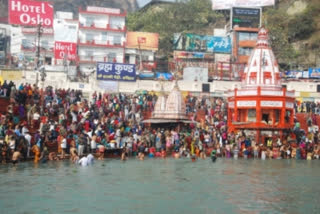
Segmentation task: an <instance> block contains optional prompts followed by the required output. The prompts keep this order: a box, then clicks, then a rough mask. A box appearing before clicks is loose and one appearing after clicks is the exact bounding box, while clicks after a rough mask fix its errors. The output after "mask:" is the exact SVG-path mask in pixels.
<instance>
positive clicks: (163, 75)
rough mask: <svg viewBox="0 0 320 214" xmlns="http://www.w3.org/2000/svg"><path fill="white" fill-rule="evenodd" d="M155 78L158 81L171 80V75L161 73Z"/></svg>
mask: <svg viewBox="0 0 320 214" xmlns="http://www.w3.org/2000/svg"><path fill="white" fill-rule="evenodd" d="M156 78H157V79H160V80H172V79H173V75H172V74H171V73H163V72H157V73H156Z"/></svg>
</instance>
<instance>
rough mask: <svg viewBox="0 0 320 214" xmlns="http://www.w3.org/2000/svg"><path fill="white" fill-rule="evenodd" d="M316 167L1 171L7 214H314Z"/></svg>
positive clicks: (110, 163)
mask: <svg viewBox="0 0 320 214" xmlns="http://www.w3.org/2000/svg"><path fill="white" fill-rule="evenodd" d="M319 168H320V161H316V160H315V161H296V160H267V161H262V160H243V159H240V160H232V159H218V161H217V162H216V163H212V162H211V161H210V160H209V159H206V160H198V161H196V162H191V161H190V159H179V160H174V159H170V158H168V159H165V160H162V159H150V160H145V161H143V162H141V161H138V160H133V159H132V160H129V161H127V162H121V161H120V160H114V159H113V160H109V159H107V160H105V161H100V162H99V161H97V162H96V163H95V164H94V165H93V166H89V167H81V166H76V165H73V164H71V163H69V162H68V161H65V162H50V163H48V164H39V165H38V166H35V165H34V164H33V163H31V162H29V163H20V164H19V165H18V166H16V167H14V166H12V165H10V164H9V165H2V166H0V210H1V214H5V213H10V214H15V213H22V214H29V213H30V214H31V213H32V214H33V213H41V214H42V213H44V214H46V213H54V214H56V213H86V214H87V213H89V214H95V213H115V214H118V213H128V214H130V213H134V214H135V213H138V214H144V213H146V214H149V213H172V214H173V213H179V214H180V213H183V214H188V213H190V214H191V213H208V214H212V213H219V214H220V213H250V214H251V213H293V214H294V213H304V214H309V213H320V203H319V202H320V198H319V197H320V187H319V184H320V183H319V176H320V171H319Z"/></svg>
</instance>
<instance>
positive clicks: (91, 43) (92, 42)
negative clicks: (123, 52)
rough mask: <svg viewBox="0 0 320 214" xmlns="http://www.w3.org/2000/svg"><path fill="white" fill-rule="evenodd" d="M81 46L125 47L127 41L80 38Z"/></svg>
mask: <svg viewBox="0 0 320 214" xmlns="http://www.w3.org/2000/svg"><path fill="white" fill-rule="evenodd" d="M78 44H79V45H80V46H91V47H107V48H124V47H125V42H122V43H114V42H110V41H96V40H81V39H79V40H78Z"/></svg>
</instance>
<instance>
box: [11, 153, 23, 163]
mask: <svg viewBox="0 0 320 214" xmlns="http://www.w3.org/2000/svg"><path fill="white" fill-rule="evenodd" d="M20 157H21V153H20V151H14V152H13V155H12V163H13V165H16V164H17V163H18V162H19V160H20Z"/></svg>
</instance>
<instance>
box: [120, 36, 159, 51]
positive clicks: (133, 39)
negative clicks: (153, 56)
mask: <svg viewBox="0 0 320 214" xmlns="http://www.w3.org/2000/svg"><path fill="white" fill-rule="evenodd" d="M139 46H140V49H142V50H152V51H157V50H158V47H159V34H158V33H147V32H127V44H126V48H134V49H139Z"/></svg>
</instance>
